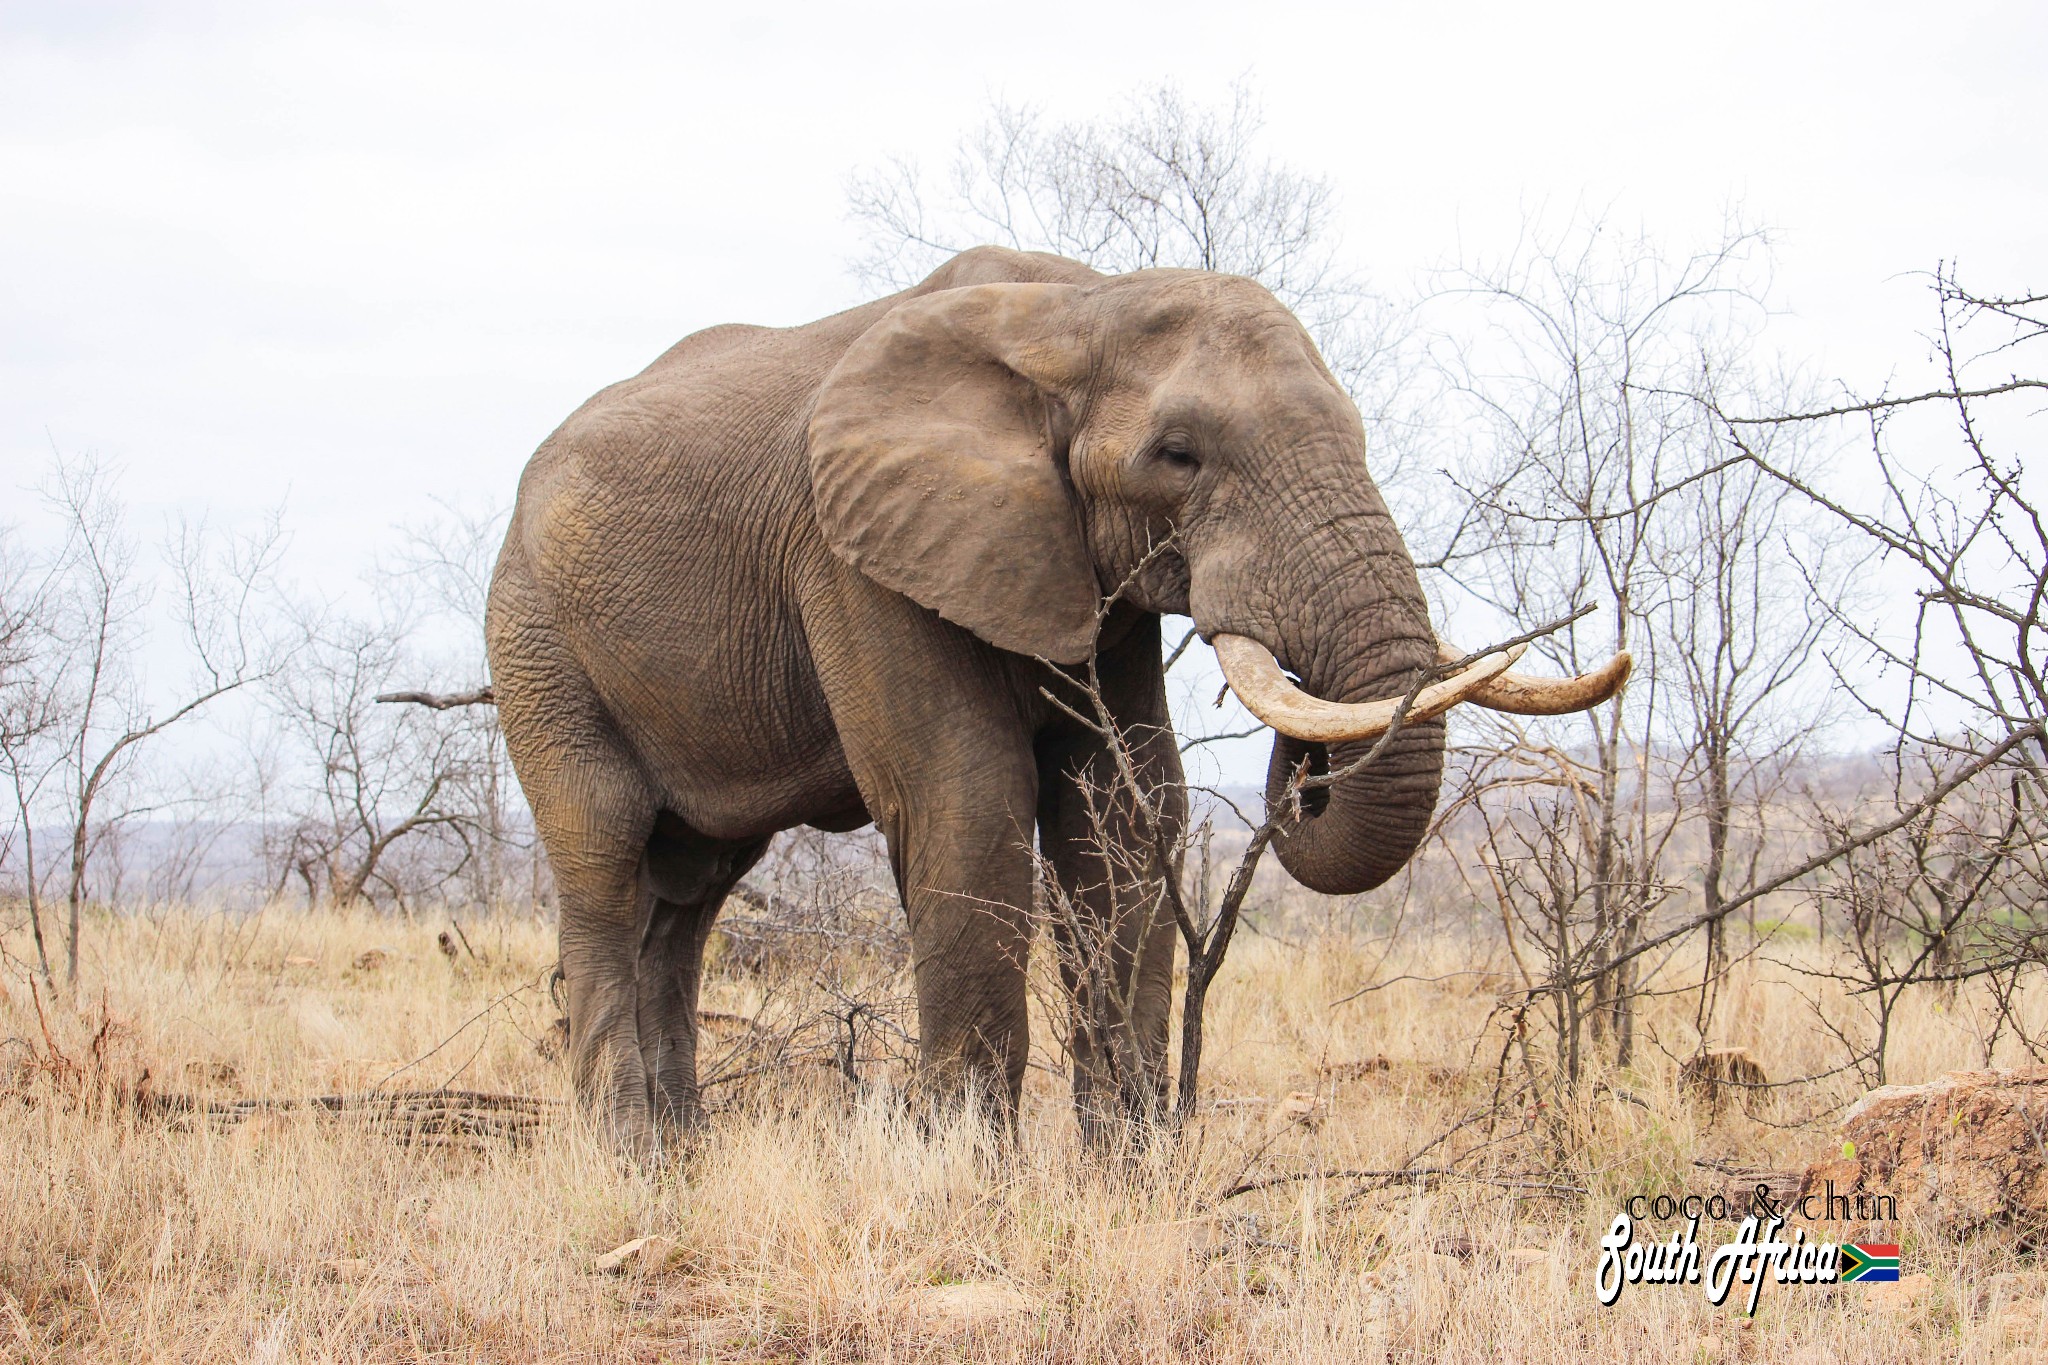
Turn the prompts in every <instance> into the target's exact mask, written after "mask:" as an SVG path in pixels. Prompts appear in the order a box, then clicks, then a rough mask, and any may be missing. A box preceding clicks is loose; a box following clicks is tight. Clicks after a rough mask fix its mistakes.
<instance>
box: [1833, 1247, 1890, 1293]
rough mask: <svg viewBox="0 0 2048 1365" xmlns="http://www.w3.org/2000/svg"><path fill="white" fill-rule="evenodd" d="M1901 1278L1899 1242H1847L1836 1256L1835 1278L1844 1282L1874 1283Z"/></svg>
mask: <svg viewBox="0 0 2048 1365" xmlns="http://www.w3.org/2000/svg"><path fill="white" fill-rule="evenodd" d="M1898 1278H1899V1244H1898V1243H1897V1242H1845V1243H1844V1244H1843V1245H1842V1249H1841V1251H1840V1253H1839V1254H1838V1255H1837V1256H1836V1258H1835V1279H1836V1280H1837V1281H1839V1282H1841V1283H1843V1284H1847V1283H1848V1282H1849V1281H1851V1280H1854V1281H1856V1282H1857V1283H1858V1284H1874V1283H1876V1282H1877V1281H1879V1280H1897V1279H1898Z"/></svg>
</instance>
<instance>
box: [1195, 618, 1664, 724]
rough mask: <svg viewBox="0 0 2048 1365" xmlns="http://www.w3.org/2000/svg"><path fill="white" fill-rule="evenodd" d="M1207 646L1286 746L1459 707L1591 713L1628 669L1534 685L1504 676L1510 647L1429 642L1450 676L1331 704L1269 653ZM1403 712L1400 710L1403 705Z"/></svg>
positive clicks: (1258, 647)
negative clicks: (1410, 689) (1475, 653)
mask: <svg viewBox="0 0 2048 1365" xmlns="http://www.w3.org/2000/svg"><path fill="white" fill-rule="evenodd" d="M1211 643H1213V644H1214V646H1215V649H1216V661H1217V662H1218V663H1220V664H1221V665H1222V666H1223V677H1224V680H1225V681H1227V682H1228V683H1229V684H1230V690H1231V691H1232V692H1235V693H1236V694H1237V697H1238V700H1239V701H1242V702H1243V703H1244V706H1245V709H1246V710H1247V711H1250V712H1251V713H1252V714H1253V715H1255V716H1257V717H1258V718H1259V719H1260V720H1262V721H1264V722H1265V723H1266V724H1268V725H1270V726H1272V727H1273V728H1274V729H1275V730H1277V731H1279V732H1280V733H1281V734H1283V735H1286V736H1288V737H1289V738H1290V739H1298V740H1304V741H1307V742H1309V743H1313V744H1338V743H1349V742H1356V741H1359V740H1367V739H1377V738H1378V737H1379V736H1381V735H1383V734H1385V733H1386V732H1387V731H1388V730H1390V729H1392V728H1393V727H1394V724H1395V722H1396V720H1397V719H1398V720H1399V721H1400V722H1401V723H1402V724H1414V723H1416V722H1418V721H1425V720H1429V719H1431V718H1433V717H1435V716H1440V715H1442V714H1443V713H1444V712H1446V711H1448V710H1450V709H1451V708H1452V707H1454V706H1456V705H1458V704H1459V703H1461V702H1471V703H1473V704H1474V705H1477V706H1483V707H1485V708H1486V709H1488V710H1490V711H1507V712H1512V713H1514V714H1515V715H1521V716H1561V715H1565V714H1567V713H1569V712H1573V711H1583V710H1586V709H1587V708H1588V707H1592V706H1597V705H1599V704H1600V703H1601V702H1603V701H1606V700H1607V699H1608V698H1609V697H1612V696H1613V695H1614V694H1615V693H1617V692H1619V691H1620V690H1621V689H1622V685H1623V684H1625V683H1626V682H1627V681H1628V675H1629V672H1630V670H1631V669H1632V668H1633V667H1634V663H1633V661H1632V660H1631V659H1630V658H1629V656H1628V654H1627V653H1626V652H1623V653H1620V654H1616V655H1615V656H1614V657H1613V658H1612V659H1610V660H1608V661H1607V662H1606V663H1605V664H1603V665H1602V666H1601V667H1599V668H1597V669H1595V670H1593V671H1592V672H1590V673H1582V674H1580V675H1579V676H1578V677H1575V678H1538V677H1532V676H1530V675H1529V674H1526V673H1510V672H1509V671H1508V669H1509V667H1510V666H1512V665H1513V664H1514V662H1515V661H1516V660H1517V659H1519V658H1520V657H1521V655H1522V651H1523V650H1524V649H1526V648H1527V646H1526V645H1514V646H1512V647H1510V648H1508V649H1503V650H1497V651H1495V652H1493V653H1491V654H1486V655H1482V656H1480V657H1479V658H1477V659H1471V660H1470V661H1469V662H1467V660H1468V659H1470V656H1468V655H1467V654H1466V653H1465V652H1464V651H1463V650H1461V649H1459V648H1458V647H1457V646H1456V645H1451V644H1446V643H1445V642H1444V641H1443V640H1442V639H1441V638H1439V639H1438V640H1437V666H1438V668H1439V669H1445V668H1452V667H1455V666H1457V665H1460V664H1463V667H1458V668H1457V670H1456V671H1455V672H1453V673H1451V674H1450V676H1448V677H1445V678H1443V679H1441V680H1439V681H1436V682H1432V683H1429V684H1428V685H1426V686H1424V687H1423V688H1421V689H1420V690H1419V691H1417V692H1416V693H1415V694H1414V696H1413V698H1412V700H1411V699H1410V698H1409V697H1408V696H1407V695H1405V694H1404V695H1403V696H1398V697H1387V698H1383V699H1381V700H1378V701H1365V702H1334V701H1325V700H1323V699H1322V698H1321V697H1316V696H1311V695H1310V694H1309V693H1307V692H1304V691H1302V690H1301V689H1300V688H1299V687H1297V686H1295V685H1294V683H1292V682H1291V681H1289V680H1288V677H1287V675H1286V674H1285V673H1284V672H1282V671H1281V668H1280V661H1279V660H1278V659H1276V658H1274V657H1273V653H1272V651H1271V650H1269V649H1267V648H1266V647H1265V646H1264V645H1262V644H1260V643H1259V642H1258V641H1256V640H1253V639H1250V638H1248V637H1246V636H1243V635H1218V636H1217V637H1216V638H1215V639H1214V640H1213V641H1212V642H1211ZM1404 702H1405V703H1406V709H1405V710H1403V703H1404Z"/></svg>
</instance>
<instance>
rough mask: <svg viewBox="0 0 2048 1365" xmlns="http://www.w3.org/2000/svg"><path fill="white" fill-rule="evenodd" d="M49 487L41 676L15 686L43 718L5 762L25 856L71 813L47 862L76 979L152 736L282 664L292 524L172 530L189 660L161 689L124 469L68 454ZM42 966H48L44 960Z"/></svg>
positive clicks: (19, 738)
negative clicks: (270, 604) (280, 606)
mask: <svg viewBox="0 0 2048 1365" xmlns="http://www.w3.org/2000/svg"><path fill="white" fill-rule="evenodd" d="M43 500H44V504H45V506H46V507H47V508H48V509H49V510H50V511H51V512H52V513H53V514H54V515H55V518H56V520H57V522H58V526H59V533H60V540H59V542H58V545H57V547H56V549H55V550H54V551H53V552H52V556H51V558H50V560H49V562H48V564H47V566H46V568H45V570H44V572H43V573H42V575H41V578H40V586H39V588H38V589H37V590H36V592H35V593H34V594H33V595H32V600H33V602H34V603H36V604H37V605H36V612H37V615H38V618H39V619H41V620H43V621H45V622H46V624H45V625H44V626H42V627H41V628H40V630H39V642H38V643H39V648H38V650H37V655H36V657H35V658H33V660H32V661H31V664H32V667H33V668H34V670H35V673H36V677H35V678H34V679H33V680H23V683H22V685H18V686H17V687H16V688H15V689H14V691H15V694H16V695H15V703H16V713H17V715H26V716H30V717H33V718H34V719H32V720H31V721H30V722H28V723H26V724H24V725H22V726H21V727H20V728H19V730H17V729H16V728H15V727H10V733H9V738H8V745H7V749H6V762H7V763H8V767H9V774H10V778H11V784H12V786H13V789H14V795H15V806H16V810H17V817H18V820H19V825H20V829H21V831H22V839H23V845H24V862H25V863H27V864H32V863H33V861H34V851H33V840H34V835H35V829H34V826H35V823H36V821H37V819H38V818H46V819H50V820H52V821H61V826H62V828H63V831H64V836H65V843H66V857H65V859H64V862H63V864H62V865H61V868H60V869H50V871H51V872H59V871H61V880H62V887H63V896H64V904H65V979H66V981H67V982H68V983H70V984H71V985H74V986H75V985H76V984H77V981H78V959H79V929H80V921H81V919H82V917H83V911H84V908H85V904H86V902H87V899H88V896H89V889H90V885H91V882H90V876H91V871H92V868H93V865H94V857H95V854H96V852H97V851H98V849H99V846H100V844H101V842H102V841H103V840H104V839H106V838H107V836H108V834H109V832H110V831H111V830H113V829H115V828H116V827H118V826H119V825H120V824H121V823H122V822H123V821H125V820H128V819H131V818H133V817H134V816H136V815H138V814H141V813H143V811H144V810H146V809H147V808H148V807H147V805H146V804H138V803H137V799H136V798H137V794H138V793H137V787H136V785H135V783H134V781H133V779H134V778H135V776H136V773H135V761H136V759H137V758H138V756H139V755H140V754H141V752H142V750H143V748H144V747H145V746H146V745H147V744H148V742H149V741H151V740H153V739H155V738H156V737H157V736H159V735H162V734H163V733H165V732H166V731H168V730H170V729H172V728H173V727H175V726H178V725H179V724H180V723H181V722H184V721H186V720H187V719H188V718H190V717H192V716H194V715H197V714H198V713H199V712H201V711H202V710H203V709H205V708H206V707H207V706H208V705H210V704H211V703H213V702H215V701H217V700H218V699H220V698H221V697H224V696H226V695H228V694H229V693H232V692H235V691H238V690H240V689H241V688H244V687H246V686H248V685H249V684H251V683H253V682H257V681H260V680H261V679H263V678H265V677H267V676H269V674H270V673H271V672H272V671H274V669H275V668H276V666H277V662H278V657H279V656H278V652H277V650H276V648H275V647H274V645H273V643H272V642H271V641H270V640H269V639H267V638H266V637H265V635H264V634H263V632H262V631H261V629H260V622H259V617H260V614H261V612H260V608H261V606H262V604H263V601H264V597H265V594H266V593H267V591H268V584H269V580H270V576H271V573H272V571H273V569H274V568H275V566H276V562H277V558H278V554H279V551H280V548H281V545H282V534H281V530H280V526H279V522H278V520H277V518H276V517H274V516H273V517H271V518H268V519H266V520H265V521H264V522H262V523H261V524H260V525H259V526H257V527H256V528H255V529H254V530H252V531H251V532H250V533H248V534H246V535H243V536H240V537H222V536H217V535H214V534H213V533H211V532H210V531H209V530H208V529H207V528H206V527H205V526H204V525H203V524H202V525H199V526H189V525H187V526H180V527H178V528H176V529H175V530H174V532H173V534H172V536H171V537H170V539H169V541H168V542H167V544H166V546H165V548H164V552H163V560H164V564H165V567H166V568H167V570H168V577H169V578H170V579H171V581H172V582H173V583H174V584H175V597H174V601H173V605H172V610H173V612H174V613H175V617H176V620H177V624H178V634H179V637H180V640H179V643H180V644H182V646H183V653H184V655H185V661H186V664H187V668H188V673H187V676H186V677H185V678H184V679H182V680H181V681H180V682H179V683H177V684H176V685H175V686H172V687H168V688H164V687H159V688H152V687H150V686H149V684H148V680H147V679H146V678H145V677H144V675H143V671H142V668H141V664H140V660H141V658H142V654H143V651H144V649H145V648H146V647H147V646H148V644H149V643H150V636H151V630H150V623H149V619H148V615H149V610H150V608H151V607H152V605H153V603H154V593H153V592H152V591H151V589H150V588H149V586H148V585H147V584H146V583H145V582H144V581H143V578H142V576H141V574H140V572H139V569H138V564H139V562H140V555H141V552H140V548H139V546H138V545H137V544H136V542H135V540H134V538H133V537H132V535H131V534H130V532H129V530H128V527H127V517H126V509H125V508H124V506H123V505H122V503H121V502H120V500H119V498H118V496H117V495H116V492H115V489H114V478H113V475H112V474H111V473H110V472H109V471H108V470H106V469H105V468H104V467H103V466H101V465H100V464H99V463H98V462H97V461H96V460H93V459H91V458H89V457H86V458H71V457H65V456H61V455H60V456H59V457H58V458H57V459H56V461H55V462H54V465H53V468H52V472H51V475H50V477H49V480H48V482H47V484H46V485H45V487H44V489H43ZM153 693H154V694H155V695H152V694H153ZM44 875H45V873H44V872H43V870H41V869H34V868H31V870H30V871H29V872H28V875H27V878H26V880H27V881H28V882H29V884H30V886H31V888H32V889H31V892H30V897H31V917H32V919H33V920H35V921H36V922H37V925H38V928H40V910H41V894H42V888H41V886H40V885H39V883H40V880H41V878H42V877H43V876H44ZM42 966H43V968H44V970H45V973H46V974H47V972H48V963H47V959H45V960H44V962H43V963H42Z"/></svg>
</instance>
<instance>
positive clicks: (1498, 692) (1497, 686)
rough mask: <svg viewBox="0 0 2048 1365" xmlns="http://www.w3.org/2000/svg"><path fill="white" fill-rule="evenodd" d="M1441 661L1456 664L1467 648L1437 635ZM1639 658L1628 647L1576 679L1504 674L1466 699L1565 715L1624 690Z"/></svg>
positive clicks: (1493, 707) (1525, 712) (1521, 711)
mask: <svg viewBox="0 0 2048 1365" xmlns="http://www.w3.org/2000/svg"><path fill="white" fill-rule="evenodd" d="M1436 657H1437V662H1438V663H1445V664H1454V663H1456V662H1457V661H1458V660H1460V659H1462V658H1464V657H1465V651H1464V650H1462V649H1459V648H1458V647H1457V646H1456V645H1453V644H1447V643H1445V641H1444V639H1443V637H1442V636H1438V637H1437V642H1436ZM1634 667H1635V661H1634V660H1633V659H1631V658H1630V657H1629V656H1628V652H1627V651H1626V650H1624V651H1623V652H1622V653H1620V654H1617V655H1615V656H1614V657H1613V658H1612V659H1609V660H1608V661H1607V662H1606V663H1604V664H1602V665H1601V666H1600V667H1598V668H1596V669H1594V670H1593V671H1592V672H1591V673H1581V674H1580V675H1579V676H1578V677H1576V678H1532V677H1530V676H1529V675H1528V674H1526V673H1501V674H1498V675H1496V676H1494V677H1491V678H1489V679H1487V681H1485V682H1484V683H1481V684H1480V685H1479V686H1478V687H1475V688H1473V689H1472V692H1471V695H1469V696H1467V697H1466V698H1465V700H1466V701H1469V702H1471V703H1472V704H1473V705H1474V706H1484V707H1485V708H1486V709H1487V710H1489V711H1511V712H1513V713H1514V714H1515V715H1518V716H1562V715H1566V714H1568V713H1569V712H1572V711H1583V710H1585V709H1586V708H1587V707H1589V706H1598V705H1599V704H1600V703H1601V702H1603V701H1606V700H1607V699H1608V698H1609V697H1611V696H1613V695H1614V694H1615V693H1617V692H1619V691H1621V689H1622V685H1623V684H1624V683H1626V682H1627V681H1628V675H1629V672H1630V670H1632V669H1633V668H1634Z"/></svg>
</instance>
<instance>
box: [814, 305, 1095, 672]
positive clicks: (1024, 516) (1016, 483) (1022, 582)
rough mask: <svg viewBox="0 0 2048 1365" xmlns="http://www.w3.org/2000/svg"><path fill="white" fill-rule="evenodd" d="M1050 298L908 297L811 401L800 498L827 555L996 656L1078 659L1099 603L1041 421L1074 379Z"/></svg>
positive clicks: (1073, 360) (1081, 363) (1062, 311)
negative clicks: (805, 485)
mask: <svg viewBox="0 0 2048 1365" xmlns="http://www.w3.org/2000/svg"><path fill="white" fill-rule="evenodd" d="M1079 292H1080V291H1079V290H1078V289H1076V288H1075V287H1074V286H1072V285H1063V284H982V285H973V286H970V287H967V288H963V289H946V290H941V291H939V292H937V293H934V294H927V295H925V296H923V297H922V298H916V299H911V300H909V301H907V302H905V303H903V304H902V305H900V306H899V307H897V308H896V309H895V310H894V311H893V312H891V313H889V314H888V315H887V316H886V317H884V318H883V319H882V320H881V321H880V322H877V323H876V324H875V325H874V326H873V327H871V328H869V329H868V331H867V332H866V333H865V334H863V335H862V336H861V338H860V340H858V341H856V342H854V344H853V345H852V347H851V348H849V349H848V351H847V353H846V355H845V356H844V357H843V358H842V359H841V360H840V362H839V364H838V366H837V367H836V368H835V369H834V370H833V371H832V373H831V374H830V375H828V376H827V377H826V379H825V383H824V385H823V387H822V388H820V389H819V391H818V402H817V406H816V408H815V409H814V410H813V412H812V415H811V431H810V440H811V487H812V490H813V492H814V494H815V495H816V500H817V508H818V522H819V524H820V525H821V526H822V527H823V528H824V532H825V538H826V540H827V541H828V542H830V544H831V546H832V549H833V551H834V552H835V553H836V554H838V555H839V557H840V558H842V559H844V560H846V561H847V562H848V563H850V564H852V565H854V566H856V567H857V568H859V569H860V570H861V571H862V572H863V573H865V574H867V575H868V576H869V577H870V578H873V579H875V580H876V581H877V582H879V583H881V584H883V585H884V586H885V587H889V588H893V589H895V590H896V591H897V592H900V593H903V594H904V595H905V596H907V597H910V598H912V599H914V600H916V601H917V602H920V603H922V604H923V605H925V606H927V607H930V608H931V609H932V610H933V611H936V612H938V613H939V615H941V616H943V617H945V618H946V619H947V620H949V621H953V622H955V623H957V624H959V625H962V626H965V627H967V629H969V630H971V631H973V632H974V633H975V634H976V635H979V636H980V637H981V638H982V639H984V640H987V641H988V642H989V643H990V644H992V645H995V646H997V647H999V648H1002V649H1009V650H1015V651H1017V652H1019V653H1023V654H1042V655H1044V656H1046V657H1047V658H1051V659H1057V660H1059V661H1060V662H1062V663H1077V662H1079V661H1081V660H1083V659H1085V658H1087V657H1088V656H1089V654H1090V653H1091V652H1092V651H1093V648H1094V639H1095V608H1096V603H1097V600H1098V596H1099V594H1098V590H1097V586H1096V582H1095V570H1094V567H1093V566H1092V564H1091V563H1090V561H1089V557H1088V554H1087V551H1086V549H1085V548H1084V545H1083V542H1082V539H1081V523H1080V518H1079V516H1078V515H1077V514H1076V509H1075V507H1074V504H1073V500H1072V496H1071V495H1070V494H1069V492H1068V491H1067V487H1066V482H1065V479H1064V476H1063V475H1062V473H1061V470H1060V468H1059V465H1058V462H1057V460H1056V458H1055V456H1056V452H1055V450H1054V442H1055V440H1057V439H1059V438H1058V436H1057V435H1056V433H1055V432H1054V431H1053V429H1052V424H1051V421H1050V420H1049V413H1050V412H1051V411H1052V404H1053V403H1054V402H1055V401H1057V399H1058V397H1059V396H1060V395H1062V394H1065V393H1069V392H1071V391H1073V389H1074V388H1075V387H1076V386H1077V385H1079V384H1080V383H1081V382H1082V380H1083V378H1084V373H1085V366H1086V361H1085V359H1084V354H1085V351H1084V347H1083V346H1082V344H1081V341H1080V338H1079V337H1078V336H1077V335H1076V334H1075V332H1074V322H1073V314H1074V299H1075V296H1076V295H1077V294H1078V293H1079Z"/></svg>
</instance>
